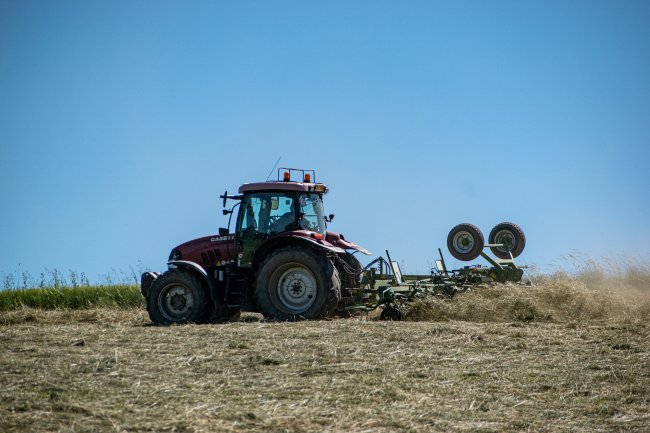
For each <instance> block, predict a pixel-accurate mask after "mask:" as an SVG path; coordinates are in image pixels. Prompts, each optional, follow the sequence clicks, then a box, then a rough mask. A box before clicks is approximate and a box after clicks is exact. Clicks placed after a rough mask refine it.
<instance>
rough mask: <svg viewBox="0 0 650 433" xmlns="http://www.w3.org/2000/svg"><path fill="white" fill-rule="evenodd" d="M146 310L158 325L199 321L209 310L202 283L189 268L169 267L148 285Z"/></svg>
mask: <svg viewBox="0 0 650 433" xmlns="http://www.w3.org/2000/svg"><path fill="white" fill-rule="evenodd" d="M147 312H148V313H149V318H150V319H151V321H152V322H154V323H155V324H157V325H171V324H173V323H201V322H203V321H204V320H205V319H206V316H207V315H208V313H209V306H208V302H207V300H206V287H205V283H204V282H203V281H202V280H201V279H200V278H199V277H198V276H196V275H194V274H192V273H190V272H188V271H185V270H182V269H172V270H169V271H167V272H165V273H164V274H162V275H161V276H160V277H158V278H156V280H155V281H154V282H153V284H152V285H151V287H150V288H149V292H148V294H147Z"/></svg>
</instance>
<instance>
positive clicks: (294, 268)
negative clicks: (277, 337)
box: [255, 247, 341, 321]
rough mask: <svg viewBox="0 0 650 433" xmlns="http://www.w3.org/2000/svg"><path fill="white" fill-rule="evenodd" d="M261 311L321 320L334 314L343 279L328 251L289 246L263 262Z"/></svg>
mask: <svg viewBox="0 0 650 433" xmlns="http://www.w3.org/2000/svg"><path fill="white" fill-rule="evenodd" d="M255 299H256V301H257V306H258V308H259V309H260V312H261V313H262V314H263V315H264V316H265V317H268V318H273V319H277V320H285V321H286V320H289V321H297V320H318V319H322V318H324V317H327V316H330V315H332V313H333V312H334V310H335V309H336V306H337V305H338V302H339V300H340V299H341V280H340V279H339V275H338V272H337V270H336V268H335V267H334V265H333V264H332V261H331V260H330V259H329V258H328V257H327V256H325V255H324V254H318V253H316V252H314V251H311V250H307V249H302V248H295V247H288V248H282V249H279V250H276V251H274V252H273V253H271V254H270V255H269V256H268V257H267V258H266V259H265V260H264V261H263V262H262V264H261V265H260V267H259V270H258V272H257V278H256V284H255Z"/></svg>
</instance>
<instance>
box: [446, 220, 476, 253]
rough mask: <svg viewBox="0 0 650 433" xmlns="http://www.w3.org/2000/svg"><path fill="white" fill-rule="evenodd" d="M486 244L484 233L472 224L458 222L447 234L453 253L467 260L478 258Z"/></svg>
mask: <svg viewBox="0 0 650 433" xmlns="http://www.w3.org/2000/svg"><path fill="white" fill-rule="evenodd" d="M484 246H485V239H484V238H483V233H482V232H481V230H480V229H479V228H478V227H476V226H475V225H472V224H458V225H457V226H456V227H454V228H453V229H451V231H450V232H449V235H448V236H447V248H449V252H450V253H451V255H452V256H454V257H455V258H457V259H458V260H463V261H465V262H467V261H470V260H474V259H475V258H477V257H478V256H479V255H480V254H481V252H482V251H483V247H484Z"/></svg>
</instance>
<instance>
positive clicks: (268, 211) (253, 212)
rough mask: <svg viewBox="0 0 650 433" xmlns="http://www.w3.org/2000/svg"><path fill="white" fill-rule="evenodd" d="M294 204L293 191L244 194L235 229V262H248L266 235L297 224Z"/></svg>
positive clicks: (247, 263)
mask: <svg viewBox="0 0 650 433" xmlns="http://www.w3.org/2000/svg"><path fill="white" fill-rule="evenodd" d="M296 204H297V201H296V200H295V199H294V195H291V194H287V193H283V192H268V193H253V194H246V195H245V196H244V198H243V200H242V204H241V206H240V207H239V214H238V216H237V228H236V232H235V245H236V246H237V258H238V259H239V266H241V267H250V266H252V262H253V256H254V255H255V251H257V248H258V247H259V246H260V244H262V242H264V241H265V240H266V239H268V238H269V237H270V236H273V235H275V234H277V233H281V232H284V231H287V230H293V229H295V228H297V224H296V221H297V216H298V211H297V206H296Z"/></svg>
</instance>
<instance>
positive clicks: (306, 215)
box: [299, 194, 327, 235]
mask: <svg viewBox="0 0 650 433" xmlns="http://www.w3.org/2000/svg"><path fill="white" fill-rule="evenodd" d="M299 203H300V213H301V215H302V219H301V220H300V226H301V227H302V228H303V229H305V230H311V231H313V232H317V233H320V234H322V235H325V231H326V230H327V227H326V226H325V211H324V210H323V200H322V198H321V195H320V194H301V195H300V199H299Z"/></svg>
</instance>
